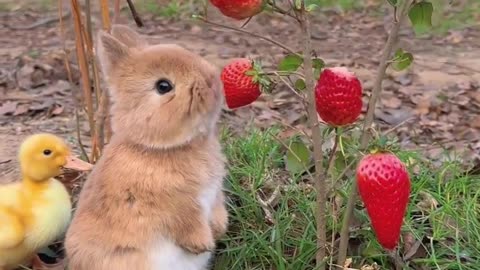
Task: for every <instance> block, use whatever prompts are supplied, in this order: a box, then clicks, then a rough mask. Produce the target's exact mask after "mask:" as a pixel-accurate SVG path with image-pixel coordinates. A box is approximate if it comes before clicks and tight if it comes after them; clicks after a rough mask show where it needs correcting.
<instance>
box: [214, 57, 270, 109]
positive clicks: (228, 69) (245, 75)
mask: <svg viewBox="0 0 480 270" xmlns="http://www.w3.org/2000/svg"><path fill="white" fill-rule="evenodd" d="M259 72H261V67H260V66H259V64H258V63H256V62H254V61H252V60H249V59H246V58H237V59H233V60H232V61H231V62H230V63H229V64H227V65H226V66H225V67H224V68H223V70H222V74H221V75H220V76H221V79H222V82H223V91H224V94H225V99H226V102H227V105H228V107H229V108H230V109H235V108H238V107H242V106H245V105H248V104H250V103H252V102H254V101H255V100H257V98H258V97H259V96H260V94H261V91H260V87H261V86H268V85H269V81H268V80H267V79H266V78H265V77H262V76H260V74H259Z"/></svg>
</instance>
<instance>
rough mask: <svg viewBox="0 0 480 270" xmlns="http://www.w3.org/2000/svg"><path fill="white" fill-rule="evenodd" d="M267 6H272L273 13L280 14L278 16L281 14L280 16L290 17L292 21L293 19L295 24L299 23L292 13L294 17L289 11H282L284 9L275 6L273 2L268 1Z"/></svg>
mask: <svg viewBox="0 0 480 270" xmlns="http://www.w3.org/2000/svg"><path fill="white" fill-rule="evenodd" d="M268 4H270V6H272V8H273V11H275V12H277V13H280V14H282V15H286V16H288V17H290V18H293V19H295V20H296V21H297V22H299V23H300V19H299V18H298V17H297V16H296V13H294V14H295V15H292V14H291V12H290V11H291V10H284V9H282V8H281V7H279V6H277V3H276V2H275V1H272V0H270V1H268Z"/></svg>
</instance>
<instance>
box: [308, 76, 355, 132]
mask: <svg viewBox="0 0 480 270" xmlns="http://www.w3.org/2000/svg"><path fill="white" fill-rule="evenodd" d="M315 100H316V103H317V112H318V114H319V115H320V117H321V118H322V119H323V120H324V121H325V122H327V123H328V124H330V125H332V126H344V125H348V124H351V123H353V122H355V121H356V120H357V118H358V116H359V115H360V113H361V112H362V86H361V84H360V81H359V80H358V79H357V77H355V75H354V74H353V73H351V72H349V71H348V70H347V68H345V67H334V68H327V69H324V70H323V71H322V73H321V74H320V79H319V80H318V82H317V85H316V87H315Z"/></svg>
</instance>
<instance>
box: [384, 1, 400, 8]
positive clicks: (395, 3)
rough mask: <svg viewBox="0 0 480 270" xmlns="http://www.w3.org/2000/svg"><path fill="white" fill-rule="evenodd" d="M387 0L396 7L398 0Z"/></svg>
mask: <svg viewBox="0 0 480 270" xmlns="http://www.w3.org/2000/svg"><path fill="white" fill-rule="evenodd" d="M387 2H388V3H389V4H390V5H392V6H393V7H396V6H397V4H398V0H387Z"/></svg>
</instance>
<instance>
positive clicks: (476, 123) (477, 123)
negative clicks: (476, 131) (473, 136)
mask: <svg viewBox="0 0 480 270" xmlns="http://www.w3.org/2000/svg"><path fill="white" fill-rule="evenodd" d="M469 123H470V126H471V127H473V128H480V115H476V116H474V117H473V119H471V120H470V121H469Z"/></svg>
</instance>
